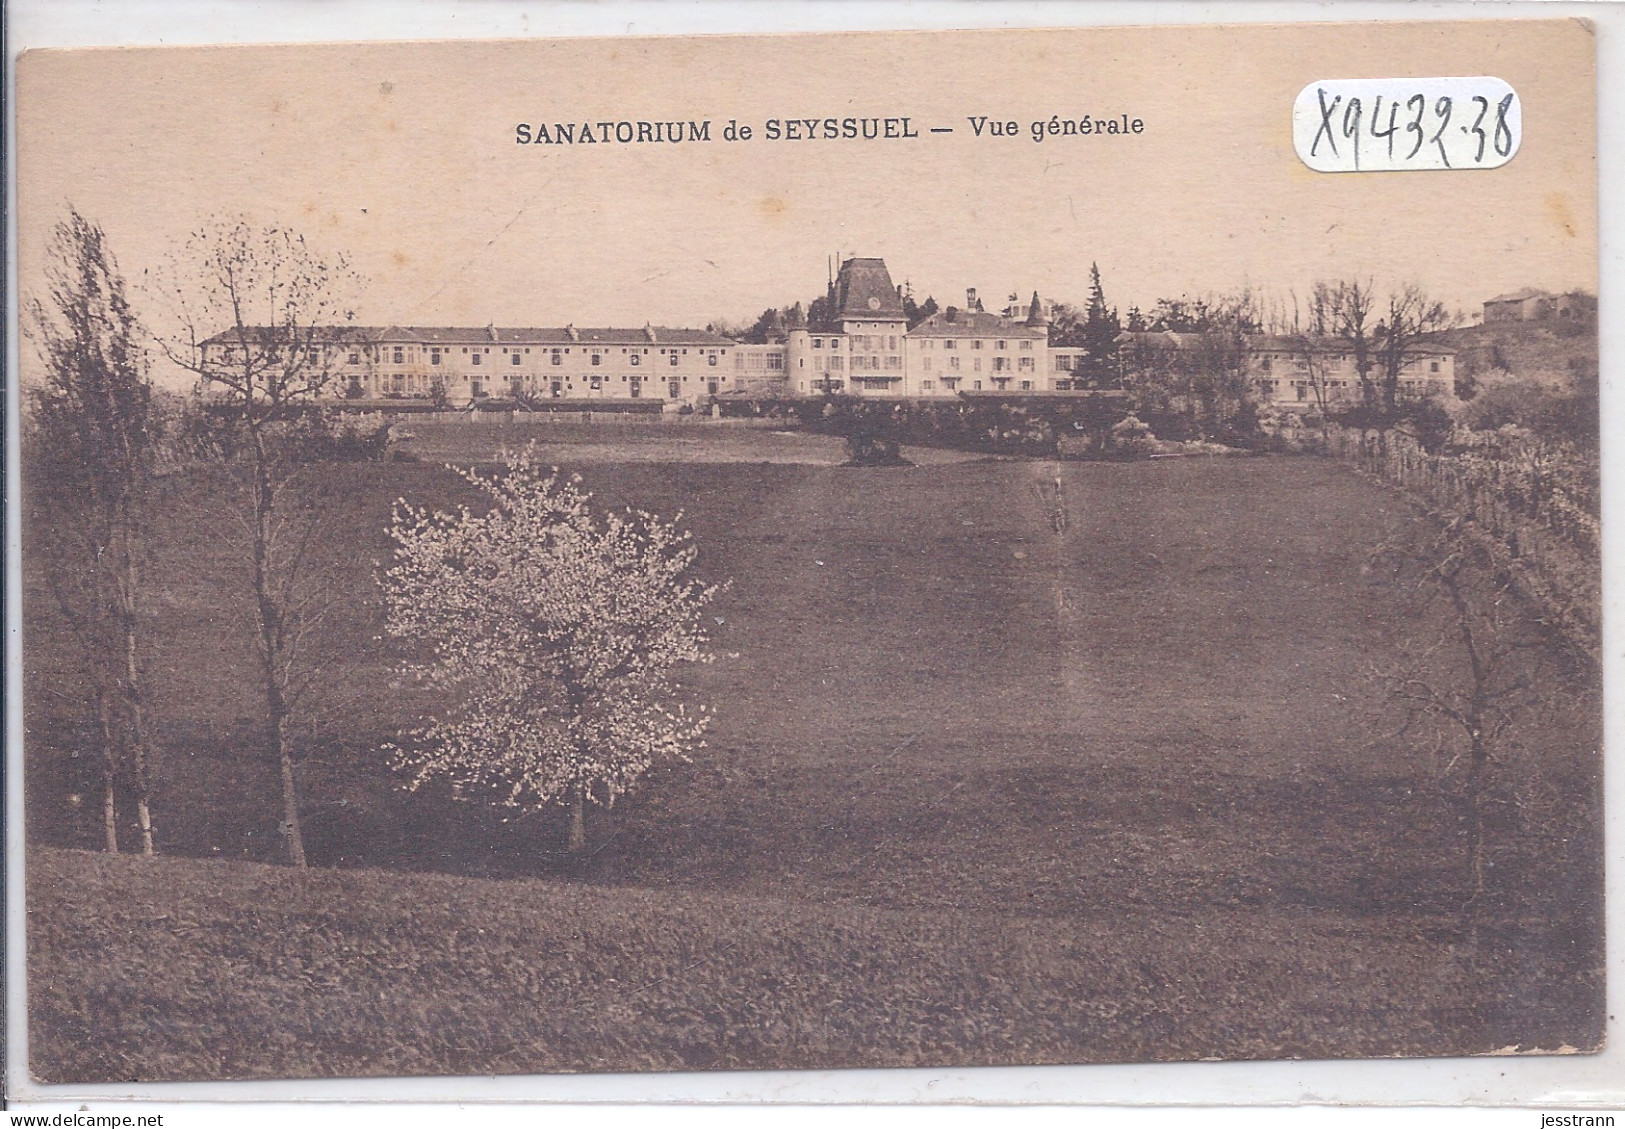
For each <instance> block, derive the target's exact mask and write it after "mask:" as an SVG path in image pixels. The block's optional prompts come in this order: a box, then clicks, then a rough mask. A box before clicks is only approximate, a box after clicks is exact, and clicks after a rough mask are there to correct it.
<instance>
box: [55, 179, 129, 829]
mask: <svg viewBox="0 0 1625 1129" xmlns="http://www.w3.org/2000/svg"><path fill="white" fill-rule="evenodd" d="M45 277H46V290H47V292H46V295H45V296H44V298H43V299H42V298H39V297H35V298H32V299H31V300H29V301H28V302H27V303H26V305H25V310H26V314H27V322H26V324H27V326H28V332H29V335H30V336H31V337H32V338H33V339H34V341H35V343H36V345H37V346H38V349H39V352H40V357H41V359H42V360H43V361H44V363H45V381H44V384H43V386H41V387H39V388H37V389H33V390H31V394H30V396H29V406H30V408H31V413H30V424H31V434H30V436H29V439H30V444H29V450H28V455H29V457H28V470H29V474H28V479H29V481H28V487H29V490H30V492H31V493H32V494H34V495H35V497H34V499H33V501H34V502H35V503H36V505H37V506H38V507H39V509H40V510H42V511H44V512H43V513H42V514H41V517H40V520H38V521H37V522H34V523H32V524H31V528H30V542H31V544H30V549H31V550H33V549H36V548H37V549H38V550H40V557H41V559H42V560H43V561H44V562H45V568H46V575H47V579H48V581H49V583H50V586H51V591H52V593H53V595H54V596H55V598H56V601H57V605H58V607H59V608H60V609H61V610H62V613H63V616H64V618H65V619H66V620H67V622H68V624H69V625H70V628H71V630H72V632H73V635H74V638H75V640H76V641H77V644H78V650H79V656H80V659H81V663H82V666H83V669H84V671H85V675H86V680H85V687H86V696H87V699H88V701H87V703H86V704H87V706H88V707H89V710H90V712H91V713H92V714H93V715H94V716H95V718H96V726H97V731H98V737H99V741H100V744H101V752H102V756H101V763H102V777H103V795H102V825H103V836H104V842H105V846H106V849H107V850H109V851H112V852H117V851H118V849H119V842H118V814H117V796H116V792H117V790H118V787H119V785H120V784H121V783H125V784H128V785H129V786H130V788H131V789H132V790H133V792H134V797H135V805H136V819H137V824H138V826H139V827H140V831H141V851H142V853H143V854H148V855H150V854H153V853H154V851H155V849H156V848H155V847H154V844H153V829H152V814H151V795H152V788H153V776H154V748H153V740H152V733H151V717H150V703H149V701H148V683H147V675H146V655H145V648H144V640H143V639H142V635H141V631H140V622H141V610H140V597H141V573H140V561H141V555H142V552H143V549H144V547H145V540H146V533H147V520H148V493H149V489H150V486H151V481H152V474H153V455H154V442H155V430H156V429H155V423H154V418H153V409H152V387H151V385H150V384H149V383H148V381H147V376H146V371H145V359H144V355H143V352H142V349H141V346H140V345H139V343H138V342H139V339H140V335H141V330H140V323H139V321H138V319H137V317H136V314H135V312H134V310H132V308H131V306H130V303H129V301H128V299H127V297H126V295H125V285H124V277H123V275H122V274H120V273H119V269H118V264H117V262H116V261H115V260H114V258H113V253H112V251H111V250H110V249H109V248H108V245H107V237H106V235H105V234H104V233H103V231H102V229H101V228H100V227H99V226H97V225H96V224H94V223H91V222H90V221H89V220H87V219H85V217H83V216H82V215H80V214H79V213H78V212H77V211H73V210H70V211H69V213H68V218H67V219H65V220H63V221H62V222H60V223H58V224H57V225H56V228H55V231H54V232H53V234H52V238H51V241H50V244H49V246H48V249H47V260H46V267H45Z"/></svg>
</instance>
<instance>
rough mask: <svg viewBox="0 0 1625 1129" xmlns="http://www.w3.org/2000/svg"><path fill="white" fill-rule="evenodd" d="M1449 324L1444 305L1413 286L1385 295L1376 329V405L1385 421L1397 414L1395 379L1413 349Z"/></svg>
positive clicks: (1398, 409)
mask: <svg viewBox="0 0 1625 1129" xmlns="http://www.w3.org/2000/svg"><path fill="white" fill-rule="evenodd" d="M1452 321H1453V319H1452V318H1451V316H1450V314H1449V312H1448V311H1447V310H1446V309H1445V306H1444V303H1443V302H1440V301H1437V300H1436V299H1433V298H1430V297H1428V296H1427V294H1425V293H1424V292H1423V291H1422V288H1421V287H1420V286H1417V285H1416V284H1415V283H1409V284H1407V285H1405V286H1402V287H1400V288H1399V289H1398V290H1395V291H1394V292H1393V293H1391V294H1389V296H1388V316H1387V318H1386V319H1385V320H1384V321H1383V323H1382V325H1381V326H1380V327H1379V335H1378V349H1377V352H1378V357H1379V358H1380V360H1381V364H1382V380H1381V385H1380V387H1379V392H1380V404H1381V407H1382V411H1383V414H1384V415H1386V416H1387V417H1388V418H1390V419H1394V418H1397V417H1398V416H1399V414H1400V396H1399V378H1400V376H1401V375H1402V374H1403V373H1404V371H1405V367H1406V366H1407V365H1408V364H1410V362H1411V358H1412V355H1413V352H1414V350H1415V349H1416V346H1417V345H1418V344H1420V343H1421V341H1422V340H1423V339H1424V338H1425V337H1426V336H1427V335H1428V334H1430V333H1436V332H1438V331H1439V330H1441V329H1446V328H1448V327H1449V326H1450V325H1451V323H1452Z"/></svg>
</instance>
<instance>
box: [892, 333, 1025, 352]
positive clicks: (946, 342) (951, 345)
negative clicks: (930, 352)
mask: <svg viewBox="0 0 1625 1129" xmlns="http://www.w3.org/2000/svg"><path fill="white" fill-rule="evenodd" d="M987 344H988V343H987V342H986V341H982V340H972V341H970V342H969V344H968V345H967V343H966V342H965V341H964V340H962V339H959V338H953V337H946V338H943V340H942V347H943V348H944V349H963V348H967V347H968V348H971V349H985V348H987ZM920 345H921V346H922V347H923V348H926V349H929V348H931V345H932V341H931V338H929V337H926V338H922V339H920ZM993 347H994V348H995V349H1008V348H1009V347H1010V342H1008V341H994V342H993ZM1016 347H1017V348H1018V349H1021V350H1023V351H1025V352H1029V353H1030V352H1032V348H1033V343H1032V341H1031V340H1030V339H1028V340H1022V341H1018V342H1016Z"/></svg>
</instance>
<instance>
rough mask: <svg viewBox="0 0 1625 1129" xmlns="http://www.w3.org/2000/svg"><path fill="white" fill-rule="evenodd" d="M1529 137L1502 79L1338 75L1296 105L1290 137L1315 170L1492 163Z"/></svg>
mask: <svg viewBox="0 0 1625 1129" xmlns="http://www.w3.org/2000/svg"><path fill="white" fill-rule="evenodd" d="M1522 139H1523V106H1522V104H1521V103H1520V102H1519V101H1518V95H1517V92H1516V91H1514V90H1513V89H1512V87H1511V86H1509V85H1507V83H1505V82H1503V81H1502V80H1501V79H1498V78H1491V77H1488V76H1484V77H1479V78H1334V79H1326V80H1324V81H1321V82H1311V83H1310V84H1309V85H1308V86H1306V87H1304V88H1303V90H1302V91H1300V92H1299V93H1298V98H1297V101H1295V102H1294V103H1293V104H1292V141H1293V144H1294V145H1295V146H1296V147H1297V150H1298V156H1299V158H1301V159H1302V161H1303V163H1304V164H1306V165H1308V166H1309V167H1310V168H1312V169H1314V170H1315V171H1316V172H1398V171H1410V170H1413V169H1493V168H1499V167H1500V166H1501V165H1504V164H1506V163H1507V162H1508V161H1510V160H1511V159H1512V156H1513V154H1514V153H1516V152H1517V151H1518V144H1519V142H1520V141H1522Z"/></svg>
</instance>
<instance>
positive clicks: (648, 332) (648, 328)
mask: <svg viewBox="0 0 1625 1129" xmlns="http://www.w3.org/2000/svg"><path fill="white" fill-rule="evenodd" d="M643 336H645V337H647V338H648V339H649V343H650V344H653V343H654V342H655V340H656V338H655V327H654V326H652V325H650V324H649V323H648V322H644V323H643Z"/></svg>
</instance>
